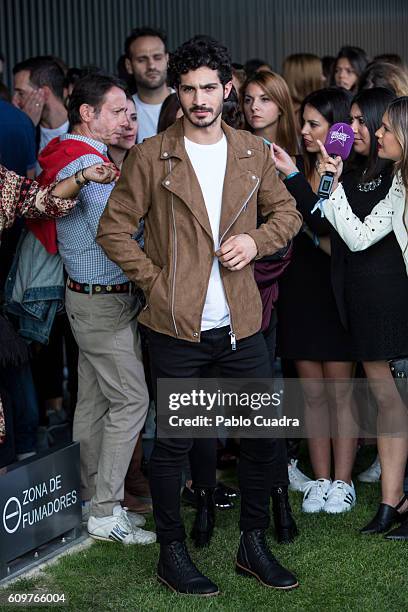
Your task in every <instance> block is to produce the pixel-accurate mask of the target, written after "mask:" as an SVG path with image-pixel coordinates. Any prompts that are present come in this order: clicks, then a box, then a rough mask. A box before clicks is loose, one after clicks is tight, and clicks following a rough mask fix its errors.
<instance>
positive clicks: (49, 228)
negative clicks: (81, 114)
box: [26, 136, 109, 255]
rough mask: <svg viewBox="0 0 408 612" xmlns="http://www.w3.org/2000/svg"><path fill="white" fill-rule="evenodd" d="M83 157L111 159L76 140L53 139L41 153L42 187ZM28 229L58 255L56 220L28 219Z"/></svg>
mask: <svg viewBox="0 0 408 612" xmlns="http://www.w3.org/2000/svg"><path fill="white" fill-rule="evenodd" d="M82 155H97V156H98V157H100V158H101V161H104V162H109V159H108V158H107V157H106V156H105V155H103V154H102V153H100V152H99V151H98V150H97V149H95V148H94V147H93V146H91V145H90V144H88V143H86V142H83V141H81V140H76V139H75V138H67V139H64V140H62V141H61V140H60V137H59V136H57V138H53V139H52V140H51V142H49V143H48V144H47V146H46V147H45V148H44V149H43V150H42V151H41V153H40V155H39V157H38V161H39V163H40V166H41V168H43V171H42V172H41V174H40V176H39V177H37V181H38V182H39V183H40V185H50V184H51V183H53V182H54V181H55V180H56V178H57V176H58V174H59V172H60V171H61V170H62V169H63V168H65V166H68V164H70V163H71V162H73V161H74V160H75V159H78V157H82ZM26 224H27V227H28V229H29V230H30V231H31V232H32V233H33V234H34V236H35V237H36V238H37V240H39V241H40V242H41V243H42V245H43V246H44V247H45V249H46V250H47V251H48V253H51V254H52V255H55V254H56V253H58V246H57V228H56V225H55V220H54V219H27V221H26Z"/></svg>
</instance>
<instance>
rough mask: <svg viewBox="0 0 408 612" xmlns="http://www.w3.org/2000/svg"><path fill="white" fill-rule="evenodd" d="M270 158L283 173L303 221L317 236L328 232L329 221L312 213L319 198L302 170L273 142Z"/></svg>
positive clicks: (329, 228)
mask: <svg viewBox="0 0 408 612" xmlns="http://www.w3.org/2000/svg"><path fill="white" fill-rule="evenodd" d="M271 154H272V158H273V159H274V161H275V164H276V167H277V169H278V170H279V172H280V173H281V174H282V175H283V177H284V179H283V181H284V183H285V186H286V189H287V190H288V191H289V193H290V194H291V195H292V196H293V197H294V198H295V200H296V206H297V208H298V210H300V212H301V213H302V216H303V219H304V221H305V223H306V224H307V225H308V227H310V229H311V230H312V231H313V232H314V233H315V234H317V235H318V236H326V235H327V234H329V233H330V230H331V227H330V223H329V222H328V221H327V220H326V219H325V218H324V217H322V216H321V215H320V214H319V213H315V214H312V210H313V208H314V206H315V204H316V202H318V200H319V198H318V196H317V195H316V194H315V193H314V191H313V189H312V188H311V186H310V185H309V182H308V180H307V179H306V177H305V175H304V174H303V172H300V170H299V168H298V167H297V166H296V164H295V162H294V161H293V159H292V158H291V157H290V155H289V154H288V153H286V151H285V150H284V149H282V147H279V146H278V145H276V144H274V145H273V149H272V152H271Z"/></svg>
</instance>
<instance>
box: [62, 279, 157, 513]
mask: <svg viewBox="0 0 408 612" xmlns="http://www.w3.org/2000/svg"><path fill="white" fill-rule="evenodd" d="M65 307H66V311H67V314H68V318H69V322H70V324H71V328H72V332H73V334H74V336H75V339H76V341H77V343H78V347H79V362H78V401H77V405H76V409H75V415H74V430H73V437H74V440H77V441H79V442H80V446H81V489H82V498H83V499H84V500H89V499H91V508H90V511H91V515H92V516H97V517H102V516H108V515H110V514H112V510H113V507H114V506H116V505H117V504H119V503H120V502H121V501H122V500H123V496H124V480H125V476H126V472H127V469H128V467H129V463H130V459H131V457H132V454H133V451H134V448H135V445H136V442H137V437H138V435H139V432H140V430H141V429H142V427H143V424H144V421H145V418H146V413H147V408H148V404H149V397H148V391H147V387H146V381H145V375H144V369H143V362H142V352H141V346H140V337H139V332H138V327H137V321H136V315H137V312H138V308H139V301H138V298H137V297H136V296H132V295H127V294H123V293H119V294H102V295H87V294H83V293H76V292H74V291H71V290H70V289H68V288H67V290H66V303H65Z"/></svg>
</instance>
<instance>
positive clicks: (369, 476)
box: [357, 455, 381, 482]
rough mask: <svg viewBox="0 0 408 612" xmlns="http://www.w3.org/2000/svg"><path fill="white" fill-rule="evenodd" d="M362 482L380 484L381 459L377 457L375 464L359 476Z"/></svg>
mask: <svg viewBox="0 0 408 612" xmlns="http://www.w3.org/2000/svg"><path fill="white" fill-rule="evenodd" d="M357 478H358V479H359V481H360V482H378V481H379V480H380V478H381V465H380V457H379V455H377V456H376V458H375V460H374V463H372V464H371V465H370V467H369V468H367V469H366V470H364V472H361V474H359V475H358V476H357Z"/></svg>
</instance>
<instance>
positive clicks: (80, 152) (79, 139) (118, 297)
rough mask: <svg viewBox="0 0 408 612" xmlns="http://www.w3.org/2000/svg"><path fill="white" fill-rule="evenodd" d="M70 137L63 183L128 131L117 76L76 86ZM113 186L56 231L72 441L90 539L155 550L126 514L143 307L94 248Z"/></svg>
mask: <svg viewBox="0 0 408 612" xmlns="http://www.w3.org/2000/svg"><path fill="white" fill-rule="evenodd" d="M68 116H69V120H70V125H71V132H70V133H69V134H66V135H64V136H61V137H60V138H59V139H56V140H54V141H52V142H51V143H50V144H49V145H48V147H47V148H46V149H45V150H44V152H43V154H42V157H41V165H42V167H43V168H45V171H46V172H51V174H52V172H53V171H54V172H55V171H56V175H57V178H58V179H62V178H65V177H66V176H71V175H72V174H74V173H75V172H80V171H81V170H82V169H83V168H86V167H87V166H89V165H90V164H92V163H95V162H96V161H97V162H100V160H101V158H102V159H106V155H107V145H108V144H116V142H117V140H118V138H119V137H120V135H121V131H122V130H123V128H124V127H126V125H127V124H128V118H127V116H126V94H125V91H124V88H123V85H122V83H121V82H120V81H118V80H117V79H116V78H114V77H110V76H106V75H100V74H97V75H90V76H88V77H85V78H84V79H82V80H81V81H80V82H79V83H78V84H77V85H76V87H75V89H74V91H73V93H72V95H71V98H70V104H69V109H68ZM113 186H114V184H113V183H111V184H109V185H98V184H96V183H89V185H87V186H86V187H83V189H82V190H81V193H80V196H79V203H78V204H77V206H76V208H75V209H74V211H73V212H72V213H71V214H70V215H69V216H68V217H67V218H66V219H65V220H64V222H63V223H61V224H60V223H57V239H58V249H59V252H60V254H61V257H62V259H63V262H64V265H65V268H66V270H67V272H68V281H67V291H66V310H67V314H68V317H69V321H70V324H71V328H72V331H73V334H74V336H75V339H76V341H77V343H78V347H79V363H78V403H77V406H76V410H75V417H74V439H75V440H78V441H79V442H80V443H81V483H82V494H83V499H84V500H90V508H89V519H88V532H89V534H90V535H91V536H92V537H94V538H96V539H100V540H115V541H118V542H122V543H124V544H149V543H151V542H154V541H155V534H154V533H152V532H149V531H144V530H143V529H141V528H140V527H141V526H143V525H144V522H145V519H144V518H143V517H142V516H140V515H138V514H136V513H131V512H126V510H125V509H123V508H122V506H121V500H123V493H124V479H125V475H126V472H127V469H128V466H129V462H130V459H131V456H132V453H133V450H134V447H135V444H136V440H137V436H138V434H139V432H140V430H141V428H142V427H143V424H144V421H145V417H146V413H147V408H148V401H149V400H148V392H147V387H146V382H145V376H144V369H143V362H142V355H141V348H140V338H139V333H138V328H137V322H136V315H137V313H138V311H139V309H140V302H139V299H138V297H137V295H135V294H134V291H133V286H132V284H131V283H130V282H129V280H128V278H127V277H126V276H125V275H124V274H123V272H122V270H121V269H120V268H119V267H118V266H117V265H116V264H114V263H113V262H112V261H110V260H109V259H108V258H107V257H106V255H105V254H104V252H103V251H102V249H101V248H100V246H99V245H98V244H96V242H95V236H96V233H97V228H98V223H99V219H100V217H101V215H102V212H103V210H104V208H105V205H106V202H107V201H108V198H109V195H110V193H111V191H112V189H113Z"/></svg>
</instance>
